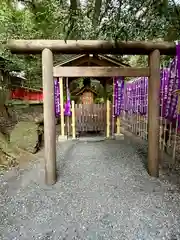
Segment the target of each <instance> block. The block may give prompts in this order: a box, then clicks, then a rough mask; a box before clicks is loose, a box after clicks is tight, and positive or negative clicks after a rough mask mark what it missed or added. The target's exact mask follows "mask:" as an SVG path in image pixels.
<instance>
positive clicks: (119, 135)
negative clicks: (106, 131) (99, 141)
mask: <svg viewBox="0 0 180 240" xmlns="http://www.w3.org/2000/svg"><path fill="white" fill-rule="evenodd" d="M115 140H124V134H122V133H120V134H115Z"/></svg>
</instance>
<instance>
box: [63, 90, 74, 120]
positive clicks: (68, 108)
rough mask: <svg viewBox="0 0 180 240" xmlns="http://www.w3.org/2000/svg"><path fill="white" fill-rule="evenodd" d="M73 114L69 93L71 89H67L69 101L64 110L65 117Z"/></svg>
mask: <svg viewBox="0 0 180 240" xmlns="http://www.w3.org/2000/svg"><path fill="white" fill-rule="evenodd" d="M71 114H72V112H71V99H70V92H69V88H68V87H67V101H66V104H65V109H64V115H65V116H71Z"/></svg>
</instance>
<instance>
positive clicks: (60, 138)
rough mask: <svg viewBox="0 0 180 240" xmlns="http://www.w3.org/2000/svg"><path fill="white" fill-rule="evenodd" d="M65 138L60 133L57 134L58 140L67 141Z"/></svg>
mask: <svg viewBox="0 0 180 240" xmlns="http://www.w3.org/2000/svg"><path fill="white" fill-rule="evenodd" d="M67 140H68V138H67V136H62V135H59V136H58V142H64V141H67Z"/></svg>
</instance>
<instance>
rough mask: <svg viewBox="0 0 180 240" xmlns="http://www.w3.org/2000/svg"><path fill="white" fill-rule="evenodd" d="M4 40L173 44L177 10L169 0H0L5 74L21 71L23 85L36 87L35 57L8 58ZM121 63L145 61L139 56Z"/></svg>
mask: <svg viewBox="0 0 180 240" xmlns="http://www.w3.org/2000/svg"><path fill="white" fill-rule="evenodd" d="M20 3H21V5H20ZM20 6H21V7H20ZM10 38H14V39H20V38H21V39H34V38H35V39H42V38H43V39H45V38H46V39H65V40H66V39H76V40H77V39H113V40H116V39H118V40H148V39H153V40H155V39H165V40H171V41H173V40H176V39H178V38H180V6H179V5H178V4H177V3H175V1H174V0H171V1H170V0H169V1H168V0H159V1H152V0H146V1H144V0H137V1H133V0H118V1H116V0H115V1H114V0H105V1H102V0H89V1H82V2H81V1H80V0H70V3H69V1H67V0H43V1H42V0H24V1H18V0H14V1H13V0H12V1H8V0H1V1H0V55H1V56H2V57H4V58H5V59H7V60H9V62H8V63H7V64H6V68H7V70H10V71H11V70H21V71H24V72H25V74H26V77H27V79H28V80H27V82H26V85H27V86H31V87H38V86H40V85H41V58H40V56H18V57H17V56H12V55H11V54H10V53H9V51H8V50H6V49H5V45H4V43H5V42H6V40H7V39H10ZM59 58H60V56H59ZM125 59H126V61H127V62H133V65H139V66H143V65H144V64H145V62H146V59H145V58H144V57H142V56H140V57H135V58H131V57H126V58H125ZM162 61H163V62H167V61H168V59H167V58H163V59H162Z"/></svg>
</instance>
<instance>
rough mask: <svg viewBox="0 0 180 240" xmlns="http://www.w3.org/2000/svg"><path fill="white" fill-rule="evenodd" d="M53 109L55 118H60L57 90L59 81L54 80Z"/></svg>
mask: <svg viewBox="0 0 180 240" xmlns="http://www.w3.org/2000/svg"><path fill="white" fill-rule="evenodd" d="M54 108H55V116H56V117H59V116H60V89H59V79H58V78H55V79H54Z"/></svg>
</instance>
